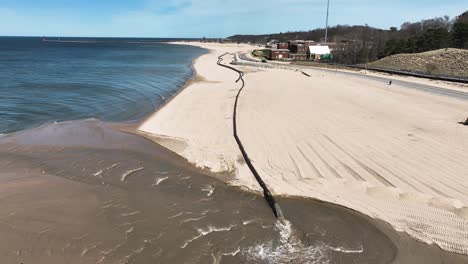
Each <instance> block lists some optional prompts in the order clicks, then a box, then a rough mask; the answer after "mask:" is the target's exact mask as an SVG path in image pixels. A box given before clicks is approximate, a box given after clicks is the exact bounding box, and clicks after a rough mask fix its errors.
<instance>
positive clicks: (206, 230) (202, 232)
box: [180, 225, 237, 248]
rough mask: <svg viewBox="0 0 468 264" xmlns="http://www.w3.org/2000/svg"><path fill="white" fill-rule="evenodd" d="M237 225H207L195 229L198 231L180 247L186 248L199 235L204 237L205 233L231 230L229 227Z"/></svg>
mask: <svg viewBox="0 0 468 264" xmlns="http://www.w3.org/2000/svg"><path fill="white" fill-rule="evenodd" d="M236 226H237V225H230V226H227V227H214V226H208V227H206V228H200V229H197V231H198V234H197V235H196V236H194V237H192V238H190V239H188V240H186V241H185V243H184V244H183V245H182V246H181V247H180V248H186V247H187V246H188V245H189V244H190V243H192V242H193V241H195V240H197V239H199V238H201V237H204V236H206V235H209V234H211V233H213V232H227V231H231V229H233V228H234V227H236Z"/></svg>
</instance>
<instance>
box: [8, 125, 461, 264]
mask: <svg viewBox="0 0 468 264" xmlns="http://www.w3.org/2000/svg"><path fill="white" fill-rule="evenodd" d="M0 166H1V168H2V169H1V171H0V208H1V210H0V260H1V262H2V263H24V264H29V263H34V264H37V263H39V264H41V263H44V264H46V263H47V264H55V263H56V264H59V263H60V264H62V263H168V262H174V263H442V259H444V260H445V261H448V260H449V261H448V262H449V263H466V261H467V260H468V259H467V258H465V257H463V256H459V255H455V254H449V253H446V252H443V251H442V250H440V249H438V248H436V247H435V246H428V245H426V244H423V243H420V242H416V241H414V240H412V239H410V238H408V237H407V236H405V235H401V234H399V233H396V232H395V231H393V229H392V228H390V227H388V226H386V225H385V224H383V223H379V222H376V221H375V220H371V219H370V218H368V217H365V216H363V215H361V214H358V213H356V212H353V211H351V210H349V209H345V208H342V207H338V206H333V205H329V204H327V203H322V202H318V201H314V200H307V199H293V198H280V199H279V203H280V205H281V207H282V209H283V211H284V213H285V216H286V218H287V219H288V222H287V224H280V223H278V222H276V220H275V219H274V217H273V216H272V213H271V210H270V208H269V207H268V205H267V204H266V202H265V201H264V200H263V198H262V197H261V196H257V195H255V194H252V193H247V192H243V191H241V190H239V189H238V188H235V187H229V186H227V185H226V184H225V183H224V182H221V181H219V180H218V179H216V178H214V177H210V176H207V175H206V174H205V172H204V171H202V170H199V169H196V168H194V167H193V166H192V165H190V164H189V163H188V162H186V161H185V160H184V159H183V158H181V157H179V156H177V155H176V154H174V153H172V152H170V151H168V150H166V149H164V148H162V147H160V146H158V145H156V144H153V143H152V142H150V141H148V140H146V139H144V138H142V137H139V136H136V135H131V134H127V133H123V132H119V131H116V130H113V129H111V128H109V126H108V125H105V124H103V123H101V122H99V121H96V120H88V121H79V122H65V123H60V124H50V125H45V126H42V127H39V128H36V129H32V130H28V131H22V132H18V133H15V134H10V135H7V136H1V137H0Z"/></svg>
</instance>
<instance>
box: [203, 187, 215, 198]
mask: <svg viewBox="0 0 468 264" xmlns="http://www.w3.org/2000/svg"><path fill="white" fill-rule="evenodd" d="M201 191H202V192H206V196H208V197H210V196H211V195H212V194H213V192H214V188H213V186H211V185H207V186H206V187H204V188H202V189H201Z"/></svg>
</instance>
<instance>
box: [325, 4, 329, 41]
mask: <svg viewBox="0 0 468 264" xmlns="http://www.w3.org/2000/svg"><path fill="white" fill-rule="evenodd" d="M329 10H330V0H328V1H327V22H326V23H325V43H327V41H328V11H329Z"/></svg>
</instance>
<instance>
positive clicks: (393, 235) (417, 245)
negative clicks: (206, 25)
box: [6, 54, 468, 263]
mask: <svg viewBox="0 0 468 264" xmlns="http://www.w3.org/2000/svg"><path fill="white" fill-rule="evenodd" d="M204 55H208V54H204ZM204 55H202V56H204ZM199 58H200V57H199ZM199 58H196V59H194V61H193V63H194V64H195V63H196V61H197V60H198V59H199ZM192 67H194V66H193V65H192ZM197 74H198V73H197ZM202 77H203V76H202ZM196 78H197V76H196V75H194V77H193V78H192V79H191V80H190V81H188V82H187V84H186V85H184V86H183V88H181V89H180V90H178V92H177V93H175V94H174V95H173V96H171V98H170V99H168V100H167V101H166V102H165V103H164V104H163V106H161V107H158V108H157V110H156V111H155V112H154V113H151V114H149V115H148V117H146V118H150V117H151V116H153V115H155V114H156V113H157V112H159V111H160V110H162V109H163V108H164V107H167V106H168V105H169V104H171V103H172V101H173V100H175V99H176V98H177V96H178V95H179V94H181V93H183V92H184V91H185V90H186V89H187V88H188V87H189V86H191V85H193V84H195V83H196V82H193V81H194V80H196ZM204 81H206V80H202V81H201V82H204ZM230 81H232V80H230ZM208 82H209V80H208ZM231 110H232V109H231ZM88 122H91V123H93V122H95V123H102V124H104V125H109V127H111V128H115V129H117V130H119V131H122V132H125V133H130V134H137V135H138V136H142V137H143V138H145V140H146V139H148V138H147V137H146V136H145V135H142V134H140V133H138V132H137V133H135V132H132V131H131V130H132V129H134V127H135V125H136V124H137V123H143V122H135V123H133V124H130V125H129V124H128V123H125V122H123V123H122V122H121V123H109V122H103V121H99V120H96V119H94V120H93V119H92V120H89V119H88V120H71V121H64V122H59V123H58V124H53V123H49V124H42V125H41V126H39V127H36V128H30V129H27V130H22V131H19V133H18V132H15V133H18V134H16V135H11V134H7V135H6V136H8V137H10V136H18V135H19V134H22V133H26V134H27V133H33V134H36V132H37V131H38V130H40V129H44V128H47V127H49V126H50V127H53V126H55V125H57V126H58V127H62V126H65V127H66V126H69V125H71V126H78V127H81V125H82V124H84V125H85V124H86V123H88ZM132 127H133V128H132ZM39 128H40V129H39ZM55 132H57V131H55ZM98 134H99V133H98ZM75 136H76V135H75ZM87 136H88V135H87ZM100 136H101V137H102V135H100ZM49 138H50V136H49ZM120 141H122V140H120ZM120 141H119V142H120ZM151 141H152V142H154V140H151ZM65 142H68V141H65ZM78 142H79V140H78ZM84 142H85V143H86V141H84ZM41 143H43V142H41ZM147 143H150V142H147ZM45 144H46V145H47V143H45ZM91 144H92V143H91ZM119 144H121V146H120V145H119V146H120V147H117V148H122V149H126V147H125V148H124V145H125V144H127V141H122V142H121V143H119ZM155 144H158V143H156V142H155ZM62 145H63V144H62ZM62 145H60V144H59V145H58V146H56V147H53V148H51V151H52V149H54V148H58V150H57V151H58V152H61V151H64V150H65V148H66V147H63V146H62ZM144 145H145V144H144ZM158 146H159V144H158ZM94 147H95V146H93V148H94ZM146 147H147V148H150V149H151V148H152V147H154V146H152V145H151V146H149V144H148V146H145V148H146ZM165 150H167V151H165V152H166V153H170V156H173V155H172V154H177V157H178V158H179V157H180V159H178V160H184V161H185V160H187V159H186V158H185V157H183V156H182V155H180V154H178V153H177V152H175V151H173V150H171V149H169V148H165ZM35 151H37V150H35ZM66 151H73V149H68V150H66ZM53 152H54V151H52V152H51V153H53ZM58 152H57V153H56V154H58ZM26 153H27V152H26ZM98 165H100V162H99V164H98ZM185 166H187V167H189V171H194V172H198V171H199V172H200V173H201V174H203V175H207V176H210V178H213V177H214V178H215V180H217V181H219V183H223V184H226V185H228V189H230V190H231V191H234V192H239V193H240V196H244V195H248V194H251V193H255V194H256V195H260V196H261V193H259V192H258V191H255V190H254V189H250V188H249V187H246V186H243V185H239V184H235V183H234V184H233V182H232V179H229V175H227V176H226V177H227V178H222V177H220V176H221V175H223V174H220V173H219V172H218V173H214V172H210V171H209V170H207V169H206V168H199V167H198V168H197V167H196V166H192V164H189V163H188V162H184V166H183V167H184V168H185ZM111 167H112V166H111ZM190 168H192V169H193V170H192V169H190ZM129 169H131V170H128V171H127V172H125V171H123V172H125V174H123V175H128V174H126V173H128V172H130V173H132V171H133V172H135V173H139V171H135V169H134V168H132V167H131V168H129ZM96 170H99V168H96ZM93 172H94V171H93ZM98 172H99V171H98ZM98 172H96V173H95V174H97V173H98ZM38 173H42V174H44V171H42V172H38ZM59 173H62V172H60V171H59ZM231 173H232V172H231ZM38 176H40V175H38ZM151 176H153V175H151ZM175 176H177V175H175ZM41 177H42V176H41ZM46 177H47V176H46ZM57 177H60V176H57ZM148 178H150V177H148ZM129 179H130V180H132V179H133V177H130V178H129ZM161 179H163V178H161ZM55 180H60V179H55ZM55 180H53V181H52V183H53V182H54V181H55ZM69 180H70V181H72V182H79V180H76V179H69ZM86 181H87V180H86V179H85V180H84V182H85V183H87V182H86ZM92 181H94V179H93V180H91V182H92ZM120 181H121V178H120V177H119V179H117V183H118V184H116V183H112V182H111V183H112V184H111V185H113V184H115V185H116V186H120V185H119V184H121V182H120ZM57 184H58V185H61V184H62V183H57ZM65 184H67V182H65ZM100 184H101V183H99V182H98V185H100ZM72 185H74V187H67V188H66V189H68V188H72V189H73V190H75V191H77V192H79V193H81V192H84V193H86V192H89V191H88V190H83V191H80V188H82V187H78V185H80V184H72ZM88 185H89V183H87V184H86V186H88ZM104 186H106V185H104ZM108 186H109V182H107V187H105V188H108ZM124 186H125V185H124ZM143 186H145V185H143ZM64 187H65V186H64ZM140 187H141V186H140ZM146 187H147V186H146ZM126 188H128V187H125V189H126ZM104 190H106V192H107V191H108V190H107V189H104ZM135 191H139V190H137V189H135ZM278 199H279V200H280V201H285V200H288V201H287V203H294V204H296V203H299V204H302V203H305V204H312V205H313V204H319V205H320V204H322V205H323V207H324V208H329V209H331V210H332V211H338V212H348V213H350V214H351V215H355V216H357V217H358V219H362V220H365V221H363V223H366V222H367V221H368V222H370V223H371V224H372V225H371V226H372V228H374V227H376V228H377V229H378V230H380V231H381V232H383V233H384V234H385V235H386V236H388V237H390V239H391V240H392V241H393V243H394V244H395V245H396V247H397V248H398V252H397V255H396V259H394V261H393V262H391V263H400V262H398V261H399V260H400V261H402V260H403V261H404V260H406V262H403V263H407V261H408V260H412V261H414V262H412V263H439V262H437V259H438V258H440V259H446V258H445V257H441V256H442V255H449V256H448V257H453V259H454V260H456V261H460V263H463V260H466V259H468V258H465V256H458V255H454V256H452V255H451V253H448V252H445V251H441V250H440V249H438V248H436V247H435V245H431V246H428V245H426V244H424V243H422V242H418V241H417V240H414V239H412V238H409V237H405V233H400V232H397V231H396V230H394V229H393V227H390V226H389V225H388V224H387V223H385V222H383V221H381V220H378V219H374V218H372V217H370V216H368V215H366V214H363V213H362V212H359V211H357V210H355V209H352V208H348V207H346V206H343V205H340V204H335V203H331V202H327V201H323V200H320V199H318V198H314V197H307V196H295V195H279V196H278ZM107 201H108V200H107ZM67 202H68V200H67ZM103 202H104V201H103ZM106 203H107V202H106ZM106 203H104V204H102V205H101V206H102V207H107V206H108V205H107V204H106ZM259 204H260V207H261V208H258V210H260V211H262V208H263V206H262V205H263V203H259ZM280 204H281V202H280ZM265 207H266V206H265ZM83 208H88V205H86V206H84V207H83ZM151 208H152V207H151ZM263 211H264V210H263ZM266 216H267V217H268V216H269V214H266ZM289 216H290V217H291V218H294V217H293V216H294V215H292V214H291V215H289ZM169 217H172V216H169ZM287 218H289V217H288V215H287ZM296 218H297V217H296ZM189 220H190V219H189ZM123 224H124V225H125V224H127V223H123ZM129 230H131V229H128V230H123V231H125V232H126V231H129ZM39 231H40V232H39V233H40V236H44V237H47V236H48V235H47V232H49V231H48V229H43V230H39ZM42 232H44V233H42ZM52 232H55V231H52ZM125 232H124V233H125ZM130 233H133V231H130ZM77 236H78V235H77ZM52 238H53V236H52ZM145 243H146V242H145ZM408 245H409V247H410V248H412V249H413V250H414V252H419V253H421V252H424V253H425V254H427V255H429V256H431V257H433V258H431V259H421V258H418V257H417V256H416V257H415V256H411V254H412V253H414V252H409V250H408V251H405V247H406V246H408ZM100 247H101V245H100V244H99V243H98V244H96V242H94V243H91V244H88V246H87V247H85V248H84V249H83V251H79V252H78V253H77V256H80V254H81V257H83V256H85V257H86V258H91V257H94V255H95V252H94V251H93V249H97V248H100ZM104 249H106V250H107V249H108V248H102V249H100V250H104ZM136 250H137V251H139V250H140V249H139V248H136ZM335 250H336V251H340V250H341V248H336V249H335ZM350 251H355V250H354V249H353V248H350ZM358 251H359V250H358ZM362 251H363V250H360V251H359V252H360V254H362V253H365V254H367V253H368V252H362ZM88 252H91V253H88ZM27 254H28V252H26V254H24V253H23V255H25V257H26V258H27V256H26V255H27ZM90 255H91V256H90ZM233 257H234V256H233ZM458 257H460V259H458ZM447 259H448V258H447ZM41 260H42V259H40V260H38V263H54V262H50V261H49V260H44V262H41ZM97 260H99V258H98V259H97ZM427 261H432V262H427ZM56 263H60V262H56ZM104 263H106V262H104Z"/></svg>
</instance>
